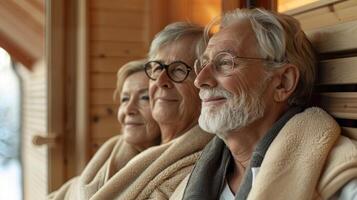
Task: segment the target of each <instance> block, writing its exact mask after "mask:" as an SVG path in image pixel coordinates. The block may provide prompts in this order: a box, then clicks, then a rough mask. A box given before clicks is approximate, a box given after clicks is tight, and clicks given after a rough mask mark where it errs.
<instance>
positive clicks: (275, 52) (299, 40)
mask: <svg viewBox="0 0 357 200" xmlns="http://www.w3.org/2000/svg"><path fill="white" fill-rule="evenodd" d="M241 20H249V21H250V24H251V26H252V29H253V32H254V33H255V37H256V39H257V41H258V50H259V53H260V54H261V56H262V57H263V58H265V59H267V60H268V62H267V68H268V69H274V68H279V67H280V66H282V65H283V64H285V63H291V64H293V65H295V66H297V67H298V69H299V72H300V79H299V82H298V85H297V88H296V89H295V91H294V93H293V94H292V95H291V96H290V97H289V99H288V103H289V105H301V106H304V105H306V104H308V103H309V100H310V97H311V94H312V91H313V87H314V83H315V79H316V63H317V61H316V54H315V51H314V49H313V46H312V44H311V43H310V41H309V40H308V38H307V36H306V35H305V33H304V32H303V30H302V29H301V26H300V23H299V22H298V21H297V20H296V19H294V18H293V17H291V16H288V15H285V14H280V13H276V12H272V11H267V10H265V9H259V8H255V9H236V10H233V11H231V12H228V13H225V14H224V15H223V16H222V18H221V24H220V28H221V29H222V28H224V27H227V26H229V25H231V24H233V23H236V22H237V21H241ZM211 26H212V25H211ZM207 29H210V27H207ZM269 61H271V62H269Z"/></svg>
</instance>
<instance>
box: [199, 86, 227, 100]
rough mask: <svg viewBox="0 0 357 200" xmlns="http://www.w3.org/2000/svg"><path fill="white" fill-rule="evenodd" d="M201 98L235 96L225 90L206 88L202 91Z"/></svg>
mask: <svg viewBox="0 0 357 200" xmlns="http://www.w3.org/2000/svg"><path fill="white" fill-rule="evenodd" d="M199 96H200V99H207V98H210V97H217V96H219V97H225V98H231V97H233V94H232V93H230V92H228V91H227V90H225V89H223V88H205V89H200V92H199Z"/></svg>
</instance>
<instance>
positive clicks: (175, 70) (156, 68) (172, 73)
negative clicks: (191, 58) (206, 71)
mask: <svg viewBox="0 0 357 200" xmlns="http://www.w3.org/2000/svg"><path fill="white" fill-rule="evenodd" d="M144 67H145V73H146V75H147V76H148V77H149V78H150V79H152V80H156V79H157V78H159V76H160V75H161V73H162V71H163V70H164V69H165V70H166V74H167V76H168V77H169V78H170V79H171V80H172V81H173V82H176V83H181V82H182V81H184V80H185V79H186V78H187V76H188V74H189V73H190V71H191V70H192V68H191V67H189V66H188V65H187V64H186V63H184V62H182V61H175V62H173V63H170V64H168V65H165V64H163V63H161V62H159V61H150V62H148V63H146V64H145V66H144Z"/></svg>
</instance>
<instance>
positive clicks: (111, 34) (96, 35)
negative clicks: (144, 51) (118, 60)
mask: <svg viewBox="0 0 357 200" xmlns="http://www.w3.org/2000/svg"><path fill="white" fill-rule="evenodd" d="M90 33H91V34H90V40H92V41H112V42H145V39H144V37H145V31H144V30H143V29H122V28H118V27H93V28H92V29H91V30H90Z"/></svg>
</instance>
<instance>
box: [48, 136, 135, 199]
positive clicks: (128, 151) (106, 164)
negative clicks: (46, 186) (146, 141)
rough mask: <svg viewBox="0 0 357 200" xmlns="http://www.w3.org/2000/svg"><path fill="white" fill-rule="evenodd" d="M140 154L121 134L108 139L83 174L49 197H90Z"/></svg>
mask: <svg viewBox="0 0 357 200" xmlns="http://www.w3.org/2000/svg"><path fill="white" fill-rule="evenodd" d="M137 154H139V151H138V150H136V149H135V148H134V147H133V146H131V145H130V144H128V143H126V142H125V141H124V140H123V139H122V137H121V136H116V137H113V138H111V139H110V140H108V141H107V142H106V143H105V144H104V145H103V146H102V147H101V148H100V149H99V150H98V152H97V153H96V154H95V155H94V157H93V158H92V159H91V161H90V162H89V163H88V165H87V166H86V168H85V169H84V171H83V172H82V174H81V175H80V176H78V177H75V178H73V179H71V180H70V181H68V182H67V183H66V184H64V185H63V186H62V187H61V188H60V189H59V190H57V191H55V192H53V193H51V194H50V195H49V196H48V199H51V200H52V199H53V200H54V199H56V200H57V199H58V200H60V199H61V200H62V199H65V200H70V199H79V200H84V199H89V198H90V197H91V196H92V195H93V194H94V193H95V192H97V191H98V190H99V189H100V188H101V187H102V186H103V184H104V183H105V182H107V181H108V180H109V179H110V178H111V176H112V175H113V174H114V173H115V172H117V171H119V170H120V169H121V168H122V167H124V166H125V165H126V164H127V163H128V161H129V160H130V159H132V158H133V157H135V156H136V155H137Z"/></svg>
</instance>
